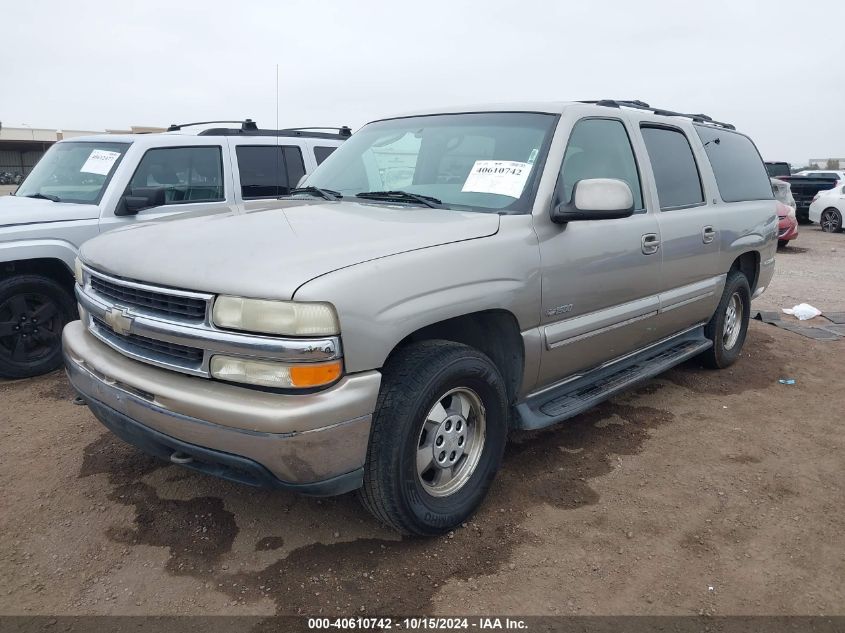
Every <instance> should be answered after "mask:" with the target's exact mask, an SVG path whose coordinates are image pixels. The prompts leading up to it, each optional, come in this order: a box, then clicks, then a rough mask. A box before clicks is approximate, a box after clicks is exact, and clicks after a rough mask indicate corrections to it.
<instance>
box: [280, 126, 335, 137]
mask: <svg viewBox="0 0 845 633" xmlns="http://www.w3.org/2000/svg"><path fill="white" fill-rule="evenodd" d="M310 130H337V135H338V136H352V128H351V127H349V126H348V125H341V126H340V127H286V128H284V129H282V130H279V132H308V131H310Z"/></svg>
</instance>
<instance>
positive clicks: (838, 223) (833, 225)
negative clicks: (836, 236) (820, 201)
mask: <svg viewBox="0 0 845 633" xmlns="http://www.w3.org/2000/svg"><path fill="white" fill-rule="evenodd" d="M819 226H821V228H822V231H825V232H826V233H839V232H841V231H842V214H841V213H839V209H836V208H834V207H830V208H829V209H825V210H824V211H822V212H821V215H820V216H819Z"/></svg>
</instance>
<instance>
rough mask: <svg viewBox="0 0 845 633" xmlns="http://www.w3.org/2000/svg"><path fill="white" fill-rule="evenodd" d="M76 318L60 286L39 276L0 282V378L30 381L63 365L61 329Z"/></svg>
mask: <svg viewBox="0 0 845 633" xmlns="http://www.w3.org/2000/svg"><path fill="white" fill-rule="evenodd" d="M76 318H77V313H76V304H75V302H74V300H73V298H72V297H71V294H70V293H69V292H68V291H67V290H65V288H64V287H62V285H61V284H59V283H58V282H56V281H55V280H53V279H50V278H49V277H43V276H41V275H18V276H13V277H8V278H6V279H3V280H2V281H0V377H1V378H29V377H31V376H38V375H40V374H45V373H47V372H49V371H53V370H54V369H58V368H59V367H60V366H61V364H62V329H63V328H64V326H65V324H67V323H68V322H69V321H72V320H74V319H76Z"/></svg>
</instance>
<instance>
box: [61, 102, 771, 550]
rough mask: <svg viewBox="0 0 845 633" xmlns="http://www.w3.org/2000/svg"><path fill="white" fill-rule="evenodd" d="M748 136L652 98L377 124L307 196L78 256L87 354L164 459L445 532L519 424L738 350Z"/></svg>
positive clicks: (101, 409)
mask: <svg viewBox="0 0 845 633" xmlns="http://www.w3.org/2000/svg"><path fill="white" fill-rule="evenodd" d="M777 221H778V219H777V214H776V211H775V201H774V199H773V195H772V188H771V185H770V183H769V179H768V176H767V174H766V169H765V167H764V165H763V161H762V160H761V158H760V155H759V153H758V151H757V149H756V148H755V146H754V144H753V143H752V142H751V140H750V139H749V138H748V137H746V136H744V135H742V134H740V133H738V132H737V131H735V129H734V127H733V126H732V125H729V124H726V123H720V122H717V121H714V120H712V119H711V118H710V117H707V116H705V115H701V114H683V113H677V112H671V111H666V110H659V109H655V108H652V107H650V106H648V105H647V104H645V103H642V102H639V101H612V100H603V101H597V102H574V103H551V104H550V103H520V104H515V105H508V106H484V107H465V108H454V109H451V110H448V111H427V112H422V113H419V114H415V115H411V116H403V117H397V118H391V119H384V120H379V121H375V122H373V123H370V124H369V125H367V126H365V127H363V128H362V129H361V130H360V131H358V132H356V133H355V134H354V135H353V136H352V137H351V138H350V139H349V140H348V141H346V143H344V144H343V145H341V146H340V147H339V148H338V149H337V150H336V151H335V152H334V153H333V154H332V155H331V156H330V157H329V158H328V159H327V160H326V161H325V162H324V163H323V164H322V165H320V166H319V167H318V168H317V169H316V170H315V171H314V172H313V173H312V174H311V175H310V176H309V177H308V178H307V180H306V181H305V182H304V183H303V186H302V187H301V188H300V189H299V190H297V191H296V192H295V193H294V194H293V195H291V196H287V197H285V198H283V199H281V200H279V201H275V200H274V201H257V202H253V203H249V204H248V205H247V208H246V209H245V213H243V214H218V215H216V216H212V217H200V218H191V219H184V220H177V221H167V222H160V223H152V224H145V225H138V226H132V227H129V228H127V229H119V230H115V231H112V232H110V233H109V234H107V235H103V236H100V237H98V238H95V239H93V240H91V241H89V242H87V243H86V244H85V245H84V246H83V247H82V249H81V251H80V257H79V261H78V264H77V267H76V279H77V286H76V296H77V299H78V301H79V309H80V314H81V320H80V321H76V322H73V323H71V324H69V325H68V326H67V327H66V328H65V330H64V334H63V341H64V355H65V362H66V365H67V371H68V374H69V376H70V379H71V381H72V383H73V385H74V387H75V388H76V390H77V391H78V392H79V393H80V394H81V395H82V397H83V398H84V399H85V401H87V403H88V405H89V406H90V408H91V411H92V413H93V414H94V415H95V416H96V417H97V418H98V419H99V420H100V421H101V422H102V423H103V424H105V425H106V426H107V427H108V428H109V429H111V430H112V431H113V432H114V433H115V434H116V435H118V436H119V437H121V438H123V439H124V440H126V441H127V442H130V443H132V444H134V445H136V446H137V447H139V448H140V449H142V450H144V451H147V452H148V453H150V454H153V455H157V456H159V457H161V458H163V459H167V460H170V461H171V462H173V463H176V464H181V465H183V466H186V467H188V468H193V469H196V470H198V471H201V472H204V473H208V474H211V475H216V476H220V477H225V478H227V479H231V480H235V481H239V482H243V483H245V484H250V485H261V486H271V487H280V488H287V489H290V490H294V491H299V492H302V493H305V494H313V495H334V494H340V493H345V492H349V491H352V490H359V491H360V497H361V500H362V501H363V503H364V505H365V506H366V507H367V508H368V509H369V510H370V511H371V512H372V513H373V514H374V515H375V516H376V517H378V518H379V519H380V520H381V521H383V522H384V523H386V524H387V525H390V526H392V527H393V528H395V529H397V530H399V531H401V532H405V533H411V534H419V535H428V534H436V533H441V532H443V531H446V530H449V529H450V528H453V527H454V526H456V525H459V524H460V523H461V522H463V521H465V520H466V519H467V517H469V516H470V515H471V514H472V513H473V511H474V510H475V509H476V508H477V507H478V506H479V504H480V503H481V502H482V499H483V498H484V496H485V494H486V492H487V490H488V488H489V486H490V483H491V481H492V480H493V478H494V476H495V474H496V472H497V470H498V469H499V467H500V464H501V459H502V453H503V450H504V447H505V442H506V440H507V437H508V433H509V431H510V430H512V429H538V428H541V427H545V426H548V425H551V424H556V423H559V422H562V421H564V420H566V419H567V418H571V417H572V416H574V415H577V414H578V413H581V412H582V411H585V410H586V409H588V408H589V407H591V406H593V405H595V404H596V403H598V402H600V401H601V400H603V399H606V398H608V397H610V396H612V395H613V394H616V393H618V392H619V391H620V390H623V389H626V388H628V387H630V386H632V385H634V384H636V383H638V382H640V381H642V380H644V379H647V378H649V377H651V376H654V375H656V374H658V373H660V372H662V371H664V370H666V369H667V368H669V367H672V366H673V365H675V364H677V363H680V362H682V361H684V360H686V359H689V358H691V357H694V356H698V357H700V358H701V359H702V360H703V362H704V363H705V364H707V365H709V366H710V367H714V368H721V367H726V366H728V365H730V364H731V363H733V362H734V361H735V360H736V359H737V357H738V355H739V353H740V350H741V348H742V346H743V342H744V340H745V335H746V329H747V327H748V317H749V309H750V302H751V300H752V298H753V297H755V296H757V295H759V294H760V293H762V292H763V291H764V290H765V289H766V286H767V285H768V284H769V282H770V280H771V278H772V272H773V267H774V256H775V249H776V244H777Z"/></svg>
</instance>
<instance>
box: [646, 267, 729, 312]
mask: <svg viewBox="0 0 845 633" xmlns="http://www.w3.org/2000/svg"><path fill="white" fill-rule="evenodd" d="M725 279H727V275H716V276H715V277H708V278H707V279H704V280H702V281H696V282H694V283H691V284H686V285H684V286H679V287H677V288H672V289H671V290H666V291H664V292H661V293H660V294H659V295H657V297H658V299H659V300H660V308H659V311H660V313H661V314H662V313H663V312H668V311H669V310H674V309H675V308H680V307H681V306H685V305H688V304H690V303H693V302H694V301H698V300H700V299H706V298H708V297H712V296H713V295H715V294H716V290H717V289H718V287H719V286H720V285H722V284H724V283H725Z"/></svg>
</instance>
